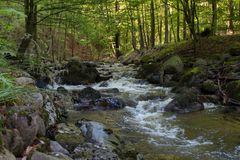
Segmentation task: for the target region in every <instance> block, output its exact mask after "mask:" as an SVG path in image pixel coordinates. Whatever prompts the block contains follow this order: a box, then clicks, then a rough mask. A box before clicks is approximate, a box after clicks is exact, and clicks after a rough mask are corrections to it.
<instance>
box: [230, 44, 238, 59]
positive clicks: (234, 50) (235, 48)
mask: <svg viewBox="0 0 240 160" xmlns="http://www.w3.org/2000/svg"><path fill="white" fill-rule="evenodd" d="M229 52H230V54H231V56H240V43H239V42H235V43H233V44H232V45H231V46H230V50H229Z"/></svg>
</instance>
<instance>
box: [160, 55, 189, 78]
mask: <svg viewBox="0 0 240 160" xmlns="http://www.w3.org/2000/svg"><path fill="white" fill-rule="evenodd" d="M163 68H164V69H163V70H164V73H167V74H177V73H182V72H183V69H184V64H183V62H182V60H181V58H180V57H179V56H177V55H174V56H172V57H170V58H169V59H168V60H166V61H165V62H164V63H163Z"/></svg>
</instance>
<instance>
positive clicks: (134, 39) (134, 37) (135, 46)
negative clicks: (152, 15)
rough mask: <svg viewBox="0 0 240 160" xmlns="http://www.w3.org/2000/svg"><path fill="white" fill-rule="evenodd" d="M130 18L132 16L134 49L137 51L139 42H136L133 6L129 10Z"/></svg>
mask: <svg viewBox="0 0 240 160" xmlns="http://www.w3.org/2000/svg"><path fill="white" fill-rule="evenodd" d="M129 16H130V21H131V34H132V47H133V49H134V51H137V40H136V33H135V26H134V19H133V12H132V8H131V6H130V8H129Z"/></svg>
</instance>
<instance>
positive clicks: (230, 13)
mask: <svg viewBox="0 0 240 160" xmlns="http://www.w3.org/2000/svg"><path fill="white" fill-rule="evenodd" d="M233 18H234V4H233V0H229V28H228V29H229V33H231V34H234V25H233Z"/></svg>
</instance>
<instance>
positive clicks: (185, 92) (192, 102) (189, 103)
mask: <svg viewBox="0 0 240 160" xmlns="http://www.w3.org/2000/svg"><path fill="white" fill-rule="evenodd" d="M198 94H199V92H198V91H197V90H195V89H186V88H183V89H182V91H180V92H179V93H177V95H176V96H175V98H174V100H173V101H172V102H170V103H169V104H168V105H167V106H166V107H165V108H164V110H165V111H167V112H175V113H189V112H196V111H200V110H204V105H203V104H202V103H201V102H199V101H198Z"/></svg>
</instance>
